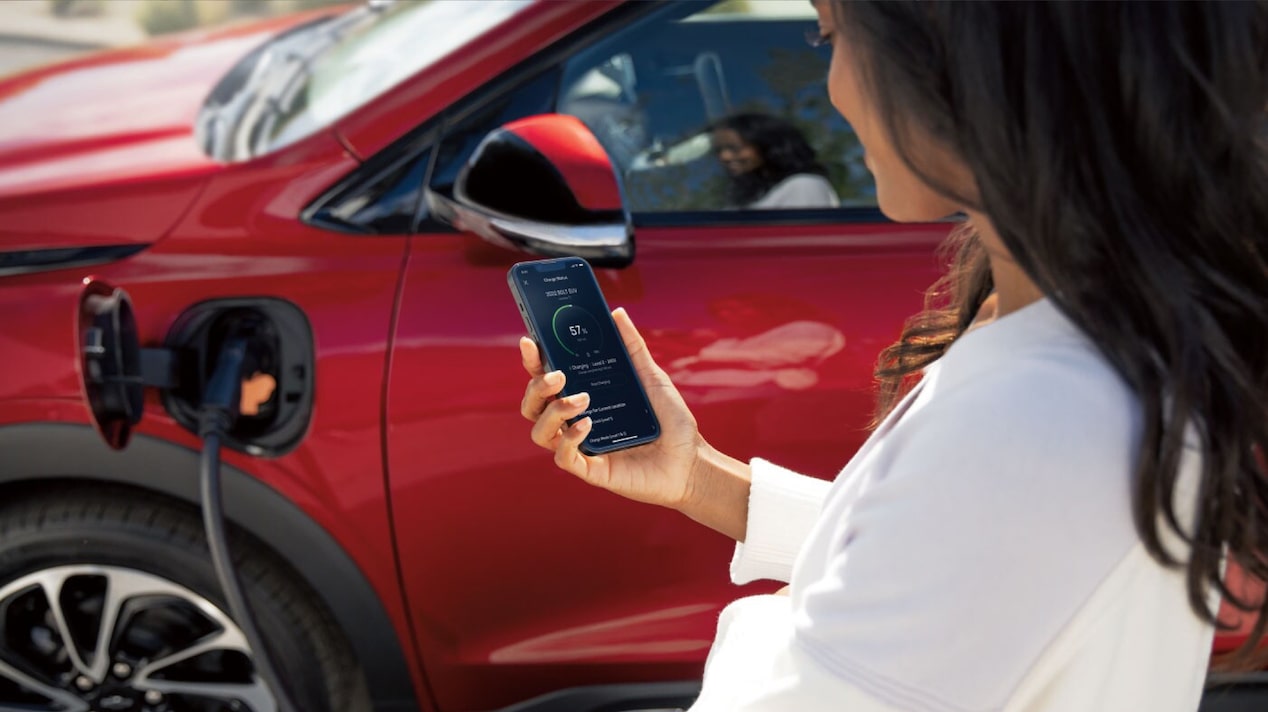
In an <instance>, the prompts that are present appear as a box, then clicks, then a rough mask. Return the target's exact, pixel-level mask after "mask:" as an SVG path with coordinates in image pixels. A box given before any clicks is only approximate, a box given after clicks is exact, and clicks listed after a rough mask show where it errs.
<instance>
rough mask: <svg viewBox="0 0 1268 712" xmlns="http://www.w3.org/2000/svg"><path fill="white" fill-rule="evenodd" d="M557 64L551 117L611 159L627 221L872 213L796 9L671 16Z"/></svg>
mask: <svg viewBox="0 0 1268 712" xmlns="http://www.w3.org/2000/svg"><path fill="white" fill-rule="evenodd" d="M674 6H675V7H676V8H677V10H676V11H675V12H671V13H669V14H665V13H657V14H656V15H655V16H653V17H650V18H647V19H645V20H643V21H641V22H638V23H636V24H635V25H634V26H632V27H628V28H625V29H623V30H622V31H621V32H618V33H616V34H614V35H612V36H610V37H607V38H604V39H603V40H602V41H600V42H598V43H596V44H595V45H592V46H590V47H588V48H587V49H586V50H584V51H582V52H580V53H578V54H576V55H574V56H573V57H571V58H570V59H568V60H567V61H566V62H565V63H564V66H563V76H562V80H561V84H560V91H559V98H558V105H557V111H559V112H560V113H565V114H571V115H573V116H576V117H577V118H579V119H581V121H583V122H584V123H585V124H586V125H587V126H588V127H589V128H590V129H591V130H592V131H593V132H594V133H595V135H596V136H597V137H598V138H599V141H600V142H601V143H602V144H603V145H604V147H605V148H606V149H607V151H608V153H609V154H610V155H611V156H612V158H613V161H614V163H615V164H616V166H617V169H618V171H620V173H621V175H622V177H623V180H624V185H625V192H626V197H627V200H628V202H629V207H630V209H631V210H632V211H635V212H659V213H664V212H679V211H712V210H724V209H768V210H780V209H823V208H840V207H847V208H848V207H865V208H867V207H875V205H876V190H875V186H874V185H873V183H872V179H871V176H870V174H869V173H868V172H867V170H866V168H865V167H864V165H863V151H862V147H861V146H860V145H859V142H858V139H857V138H856V137H855V135H854V132H853V131H852V130H851V129H850V127H849V125H848V124H847V123H846V122H845V121H844V120H843V119H842V118H841V116H840V115H839V114H838V113H837V111H836V110H835V109H834V108H833V107H832V105H831V102H830V101H829V99H828V93H827V86H826V78H827V73H828V63H829V59H830V53H829V52H830V50H828V49H827V48H814V47H811V46H810V44H809V43H808V42H807V41H806V36H807V31H808V30H809V31H811V32H813V31H814V30H815V28H816V25H815V13H814V8H813V7H812V6H811V4H810V3H809V2H792V1H790V0H723V1H722V2H717V3H695V2H692V3H675V4H674Z"/></svg>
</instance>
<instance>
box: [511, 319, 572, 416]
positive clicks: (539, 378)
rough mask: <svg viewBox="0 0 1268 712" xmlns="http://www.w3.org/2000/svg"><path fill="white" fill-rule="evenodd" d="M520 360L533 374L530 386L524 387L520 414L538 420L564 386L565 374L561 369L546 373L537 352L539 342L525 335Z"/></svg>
mask: <svg viewBox="0 0 1268 712" xmlns="http://www.w3.org/2000/svg"><path fill="white" fill-rule="evenodd" d="M520 360H521V361H522V362H523V364H524V370H525V371H528V373H529V375H531V376H532V378H531V379H529V381H528V386H526V387H525V388H524V398H523V400H521V401H520V415H523V416H524V417H525V418H527V419H528V420H532V421H536V420H537V419H538V418H539V417H541V414H542V411H544V410H545V409H546V405H547V404H548V403H550V401H551V400H552V399H553V398H554V397H555V395H556V394H558V393H559V391H560V390H561V389H562V388H563V387H564V382H565V380H566V379H565V378H564V374H563V372H561V371H551V372H550V373H546V372H545V369H544V368H543V366H542V362H541V357H540V356H539V355H538V353H537V344H535V343H533V340H532V339H530V338H528V337H524V338H522V339H520Z"/></svg>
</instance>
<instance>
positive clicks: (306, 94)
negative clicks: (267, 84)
mask: <svg viewBox="0 0 1268 712" xmlns="http://www.w3.org/2000/svg"><path fill="white" fill-rule="evenodd" d="M530 3H531V0H410V1H408V2H398V3H394V4H391V5H389V6H387V7H386V8H382V9H379V8H375V6H376V5H382V4H383V3H371V9H376V10H377V11H375V12H372V13H371V12H368V13H367V14H366V18H365V21H363V22H355V23H353V24H351V25H350V26H349V27H348V28H347V30H346V31H345V32H343V33H342V34H340V35H339V36H338V37H336V38H335V40H334V41H333V42H332V43H330V44H329V45H328V46H325V47H322V48H321V49H320V51H319V53H318V54H317V55H316V56H315V57H314V58H313V59H312V60H311V62H309V63H306V64H305V67H306V68H305V69H304V71H303V75H302V76H301V77H299V78H298V79H299V80H300V81H298V82H285V84H289V85H291V90H289V91H285V92H282V95H281V96H277V97H270V98H271V99H273V100H276V101H277V102H278V103H277V104H275V105H276V106H278V107H279V109H278V111H276V112H275V113H274V114H273V115H272V116H265V117H261V118H260V119H258V120H259V121H261V122H262V124H263V125H260V126H255V127H251V128H250V129H248V130H249V132H250V133H251V134H253V135H254V136H255V141H253V142H252V143H254V144H255V146H254V149H255V150H253V151H252V153H253V154H255V155H259V154H261V153H267V152H268V151H272V150H275V149H277V148H280V147H281V146H285V145H287V144H289V143H292V142H294V141H297V140H299V139H301V138H303V137H305V136H308V135H309V134H312V133H313V132H314V131H316V130H318V129H320V128H321V127H323V126H329V125H330V124H331V123H333V122H334V121H336V120H337V119H339V118H340V117H342V116H344V115H345V114H348V113H349V112H351V111H353V110H355V109H357V108H359V107H360V106H362V105H363V104H365V103H366V102H367V101H369V100H371V99H373V98H374V97H376V96H379V95H380V94H382V93H383V92H385V91H387V90H389V89H391V88H392V87H393V86H395V85H396V84H398V83H400V82H401V81H403V80H404V79H406V78H407V77H409V76H410V75H412V74H414V73H416V72H418V71H420V70H422V69H424V68H426V67H428V66H429V65H431V64H433V63H435V62H436V61H437V60H439V59H441V58H442V57H444V56H445V55H447V54H449V53H450V52H452V51H454V50H455V49H457V48H459V47H461V46H463V45H464V44H466V43H468V42H470V41H471V40H473V39H475V38H476V37H478V36H480V35H481V34H483V33H484V32H486V31H488V30H490V29H492V28H494V27H496V26H497V25H499V24H500V23H502V22H503V21H505V20H507V19H508V18H510V17H512V16H513V15H515V14H516V13H518V12H519V11H520V9H522V8H523V7H524V6H525V5H528V4H530Z"/></svg>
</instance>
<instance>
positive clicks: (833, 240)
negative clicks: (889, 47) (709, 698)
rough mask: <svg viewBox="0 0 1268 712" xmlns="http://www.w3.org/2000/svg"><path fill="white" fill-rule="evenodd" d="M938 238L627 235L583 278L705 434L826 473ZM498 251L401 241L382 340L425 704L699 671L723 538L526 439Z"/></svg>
mask: <svg viewBox="0 0 1268 712" xmlns="http://www.w3.org/2000/svg"><path fill="white" fill-rule="evenodd" d="M946 231H947V226H946V225H939V224H933V225H919V226H899V225H880V226H878V225H875V224H870V225H869V224H864V225H844V226H842V225H833V226H798V227H770V226H762V227H748V228H729V229H725V230H723V229H695V228H636V231H635V239H636V240H637V242H638V256H637V259H636V260H635V262H634V264H633V265H631V266H630V267H628V268H626V269H622V270H610V269H609V270H597V271H596V272H597V276H598V279H599V282H600V285H601V287H602V288H603V290H604V293H605V295H606V296H607V299H608V302H609V304H610V305H612V306H614V307H615V306H624V307H626V308H627V309H628V310H629V312H630V314H631V316H632V317H633V319H634V321H635V323H636V324H637V325H638V326H639V327H640V330H641V331H642V332H643V334H644V335H645V338H646V339H647V342H648V345H649V348H650V349H651V351H652V353H653V354H655V357H656V358H657V359H658V362H659V363H661V364H662V366H664V367H665V368H666V369H667V370H668V371H669V373H670V375H671V377H673V378H675V380H676V382H677V383H678V385H679V387H680V389H681V390H682V392H683V396H684V397H685V398H686V400H687V402H688V405H690V406H691V407H692V410H693V412H694V413H695V414H696V417H697V419H698V420H699V423H700V428H701V431H702V432H703V433H704V435H705V436H706V437H708V438H709V439H710V441H711V442H712V443H714V444H715V445H716V446H717V447H719V448H720V449H722V450H723V451H725V452H728V453H730V454H733V455H735V456H737V457H741V458H749V457H753V456H758V455H761V456H763V457H770V458H772V459H774V460H776V461H779V462H781V463H785V464H788V465H789V466H792V467H796V468H799V469H801V470H802V471H804V472H810V473H814V474H816V475H818V476H820V477H831V476H833V475H835V474H836V472H837V471H838V470H839V468H840V467H841V466H842V465H843V464H844V463H845V461H846V460H847V459H848V458H849V456H850V454H851V453H852V452H853V451H854V450H855V449H856V448H857V447H858V446H859V445H860V444H861V443H862V440H863V439H864V437H865V436H866V424H867V423H866V421H867V417H868V416H869V415H870V412H871V408H870V405H871V399H872V384H871V375H870V374H871V365H872V363H873V362H874V360H875V355H876V353H877V351H878V350H879V348H881V347H882V346H884V345H886V344H888V343H889V342H890V341H892V340H893V339H894V338H896V337H897V325H901V323H902V319H903V317H904V316H905V315H907V314H910V313H911V312H912V311H913V310H915V309H917V308H918V307H919V305H920V302H921V295H922V290H923V287H924V286H927V284H928V283H929V282H930V281H931V280H932V279H933V278H934V276H935V271H936V269H935V268H936V264H935V261H934V259H933V257H932V249H931V248H932V245H934V244H936V243H937V242H938V241H939V240H940V239H941V238H942V237H943V236H944V235H945V234H946ZM519 259H522V255H520V254H519V253H516V252H512V251H510V250H503V249H500V248H496V247H492V246H489V245H487V244H486V243H484V242H483V241H481V240H479V239H478V238H475V237H474V236H472V235H465V234H464V235H439V234H437V235H419V236H416V237H415V238H413V240H412V244H411V251H410V259H409V267H408V269H407V271H406V277H405V283H404V285H403V290H402V298H401V304H400V309H399V316H398V321H397V326H396V331H395V336H394V349H393V354H392V366H391V376H390V383H389V392H388V404H387V408H388V416H387V422H388V427H387V434H388V447H389V452H388V463H389V472H390V477H391V482H392V484H391V488H392V492H393V500H392V506H393V509H394V510H395V512H396V516H395V520H396V522H397V539H398V546H399V548H400V557H401V567H402V574H403V576H404V581H405V587H406V592H407V595H408V597H409V600H410V603H411V606H412V607H413V610H414V621H415V626H416V635H417V637H418V639H419V640H420V643H421V644H422V645H423V660H424V664H425V665H426V666H427V668H428V671H429V677H430V679H431V680H432V681H433V687H434V690H435V693H436V697H437V701H438V703H439V704H440V706H441V707H442V708H446V709H447V708H454V706H455V705H460V704H466V705H474V708H493V707H498V706H501V705H506V704H510V703H511V702H513V701H515V700H518V699H524V698H525V697H528V696H531V695H536V694H540V693H543V692H547V691H549V690H551V689H554V687H552V685H554V684H555V683H553V682H552V680H551V677H550V676H547V674H546V673H547V671H551V670H554V669H556V668H557V667H558V666H567V667H568V668H569V672H568V675H569V676H570V677H572V678H573V679H576V680H578V681H579V682H577V684H588V683H600V682H623V681H630V680H637V679H645V675H647V673H648V669H656V670H658V671H661V674H663V675H665V676H666V677H664V678H663V679H668V680H680V679H683V680H685V679H692V678H698V676H699V674H700V664H701V662H702V661H703V654H704V651H705V650H707V648H708V645H709V642H710V641H711V640H712V637H713V632H714V628H715V626H716V621H717V613H718V610H719V609H720V608H721V606H722V605H724V604H725V602H726V601H728V600H730V599H731V598H733V597H734V596H736V595H741V594H742V593H744V592H745V590H743V589H740V590H737V589H735V588H734V587H733V586H731V585H730V583H729V581H728V578H727V573H726V562H727V561H728V560H729V557H730V550H731V546H732V543H731V542H728V541H726V540H725V539H724V538H723V537H720V536H718V535H717V534H715V533H713V532H709V531H706V530H703V529H702V528H701V527H699V525H697V524H695V523H694V522H691V521H689V520H687V519H686V518H684V517H682V516H681V515H678V514H676V513H674V512H670V511H667V510H660V509H656V508H652V507H647V506H645V505H640V504H636V503H633V502H628V501H624V500H621V499H620V498H617V497H612V496H611V495H608V494H607V493H604V492H602V491H600V490H597V489H595V488H592V487H589V486H587V485H585V484H583V483H581V482H579V481H576V480H574V479H573V478H571V477H569V476H567V475H565V474H564V473H562V472H560V471H558V470H557V469H556V468H555V466H554V463H553V461H552V460H551V458H550V457H549V456H548V455H546V454H545V453H543V452H542V451H541V450H540V449H538V448H537V447H536V446H534V445H533V444H532V443H531V442H530V441H529V439H528V428H529V424H528V423H527V422H525V421H524V420H523V419H522V418H521V417H520V416H519V414H518V409H517V407H516V404H517V403H518V402H519V399H520V397H521V396H522V395H523V388H524V382H525V377H524V374H523V373H522V370H521V369H519V367H518V364H517V358H516V349H515V343H516V340H517V339H518V338H519V336H520V335H522V334H523V332H524V328H523V325H522V323H521V321H520V318H519V315H518V312H517V311H516V309H515V305H514V302H513V301H512V299H511V296H510V294H509V292H508V291H507V289H506V271H507V270H508V269H509V268H510V266H511V265H512V264H513V263H514V262H516V261H518V260H519ZM876 294H884V295H886V299H884V300H875V299H873V295H876ZM900 295H906V298H905V300H904V299H902V298H898V297H899V296H900ZM841 305H866V308H861V309H849V310H847V309H842V308H841ZM437 572H444V577H443V581H438V580H437V578H436V573H437ZM769 588H770V587H769V586H768V585H766V584H758V585H754V586H752V587H749V591H748V592H758V591H763V590H767V589H769ZM633 663H637V666H636V667H635V666H633V665H632V664H633ZM649 666H650V667H649Z"/></svg>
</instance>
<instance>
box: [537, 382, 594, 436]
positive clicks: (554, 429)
mask: <svg viewBox="0 0 1268 712" xmlns="http://www.w3.org/2000/svg"><path fill="white" fill-rule="evenodd" d="M588 407H590V394H589V393H578V394H576V395H571V396H568V397H567V398H558V399H556V400H554V401H551V403H550V405H547V406H546V407H545V408H544V409H542V413H541V416H540V417H538V418H536V419H535V421H534V422H533V431H532V438H533V442H535V443H537V444H538V445H540V446H542V447H544V448H546V449H547V450H554V449H555V448H556V447H558V445H559V441H558V438H559V434H560V433H561V432H563V431H566V430H567V428H565V427H564V426H565V424H566V423H567V422H568V419H569V418H575V417H577V416H578V415H581V414H582V413H584V412H585V410H586V408H588ZM578 442H580V441H578Z"/></svg>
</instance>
